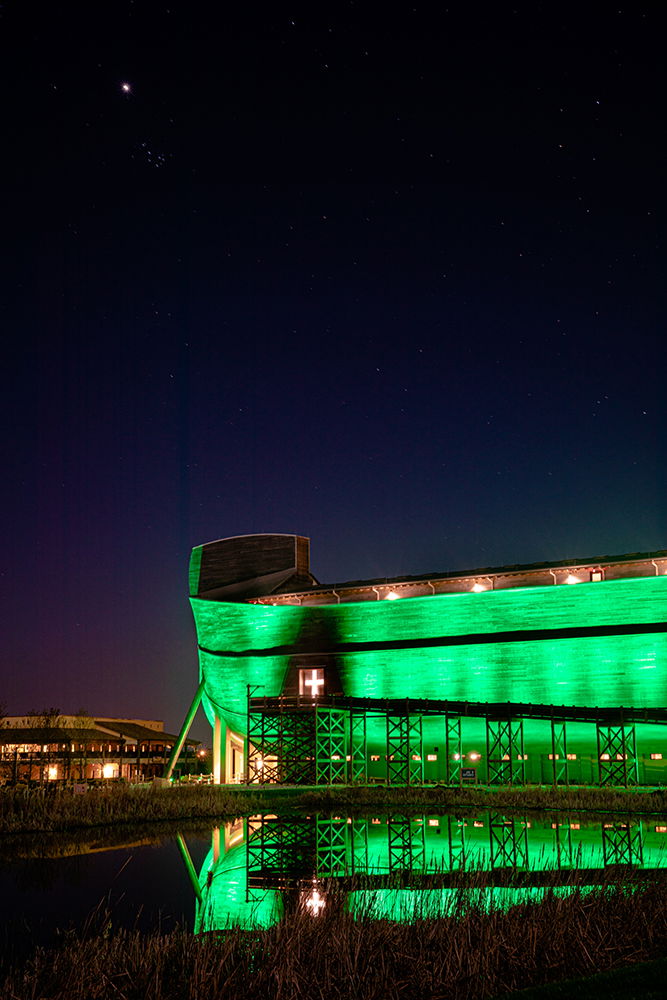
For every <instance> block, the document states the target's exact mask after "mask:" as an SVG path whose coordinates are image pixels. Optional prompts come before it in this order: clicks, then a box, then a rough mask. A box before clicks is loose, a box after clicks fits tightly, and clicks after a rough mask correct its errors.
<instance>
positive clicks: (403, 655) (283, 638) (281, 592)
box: [177, 535, 667, 785]
mask: <svg viewBox="0 0 667 1000" xmlns="http://www.w3.org/2000/svg"><path fill="white" fill-rule="evenodd" d="M190 596H191V603H192V608H193V612H194V618H195V622H196V627H197V638H198V646H199V670H200V684H199V688H198V690H197V694H196V696H195V699H194V701H193V705H192V707H191V710H190V713H189V715H188V720H191V719H192V717H193V716H194V711H195V710H196V707H197V705H198V704H199V703H200V702H201V703H202V704H203V707H204V710H205V712H206V715H207V717H208V719H209V721H210V723H211V726H212V729H213V755H214V764H213V773H214V780H216V781H239V780H250V781H260V782H264V781H279V782H286V783H305V784H316V783H318V784H319V783H331V782H349V781H362V782H363V781H386V782H388V783H389V784H408V783H413V782H414V783H420V782H424V781H425V782H445V783H456V784H459V783H465V782H474V781H481V782H488V783H492V784H493V783H517V784H520V783H523V782H538V783H542V782H547V781H548V782H556V783H565V782H571V783H577V784H590V783H593V784H597V783H600V784H623V785H632V784H636V783H642V784H659V783H664V782H665V780H666V775H667V771H666V769H665V762H666V761H667V740H666V736H667V728H666V724H667V707H666V706H667V625H666V624H665V623H666V621H667V552H665V551H661V552H655V553H644V554H634V555H623V556H614V557H603V558H596V559H577V560H564V561H561V562H553V563H545V564H543V565H530V566H505V567H500V568H491V569H480V570H474V571H466V572H455V573H433V574H429V575H425V576H417V577H410V578H399V579H393V580H386V579H384V580H368V581H353V582H347V583H342V584H334V585H325V584H320V583H318V582H317V581H316V580H315V578H314V577H313V575H312V573H311V572H310V560H309V540H308V539H307V538H304V537H301V536H298V535H250V536H240V537H235V538H226V539H221V540H219V541H215V542H210V543H208V544H206V545H202V546H199V547H197V548H195V549H194V550H193V553H192V557H191V562H190ZM188 720H186V725H185V726H184V730H183V732H184V733H185V732H186V731H187V724H188ZM177 750H178V748H177Z"/></svg>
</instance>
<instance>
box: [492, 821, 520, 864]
mask: <svg viewBox="0 0 667 1000" xmlns="http://www.w3.org/2000/svg"><path fill="white" fill-rule="evenodd" d="M489 840H490V847H491V867H492V868H513V869H515V870H516V871H525V870H526V869H527V868H528V833H527V829H526V823H525V822H520V821H519V820H517V819H514V817H512V818H511V819H507V818H506V817H505V816H502V815H501V814H500V813H489Z"/></svg>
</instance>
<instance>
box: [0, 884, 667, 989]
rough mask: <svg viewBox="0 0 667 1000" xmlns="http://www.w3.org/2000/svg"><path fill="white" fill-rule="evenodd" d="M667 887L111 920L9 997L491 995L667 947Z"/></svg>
mask: <svg viewBox="0 0 667 1000" xmlns="http://www.w3.org/2000/svg"><path fill="white" fill-rule="evenodd" d="M664 896H665V894H664V886H663V885H657V884H643V885H642V886H640V887H636V888H635V889H634V890H630V889H627V888H624V887H623V886H622V885H612V886H608V887H606V888H604V889H600V890H599V891H594V892H588V893H580V892H579V891H578V890H575V891H574V892H573V893H572V894H570V895H569V896H559V895H556V894H554V893H547V895H546V896H545V898H544V899H543V901H542V902H540V903H528V904H524V905H521V906H516V907H513V908H512V909H510V910H508V911H507V912H501V911H497V910H496V911H492V912H486V911H484V910H478V909H471V908H469V907H467V906H466V902H465V896H463V895H462V896H461V898H460V905H459V909H458V911H457V913H456V915H455V916H453V917H451V918H444V919H443V918H433V919H429V918H428V916H427V915H425V916H424V917H423V918H422V919H419V920H417V921H416V922H415V923H413V924H411V925H404V924H398V923H393V922H390V921H386V920H376V921H373V920H371V919H369V918H367V917H363V916H362V918H361V919H357V920H353V919H352V917H351V916H350V914H349V913H347V912H346V911H345V909H344V897H342V896H341V897H340V898H339V899H338V900H337V901H336V900H334V901H333V903H331V902H330V903H329V904H328V905H327V907H326V909H325V910H324V912H323V913H322V914H321V915H320V916H319V917H317V918H313V917H312V916H311V915H310V914H306V913H304V912H303V911H301V910H298V909H295V910H293V911H292V912H290V913H288V914H287V916H286V917H285V918H284V919H283V920H282V922H281V923H279V924H277V925H276V926H274V927H273V928H271V929H270V930H268V931H256V932H255V931H253V932H248V931H241V930H238V929H231V930H226V931H221V932H217V933H215V934H209V935H206V936H204V937H201V938H197V937H195V936H194V935H192V934H191V933H189V932H187V931H185V930H176V931H173V932H171V933H169V934H159V933H155V934H149V935H142V934H140V933H139V932H137V931H122V930H118V931H115V932H114V931H113V930H112V929H111V928H110V927H109V926H108V925H107V924H105V923H103V924H102V926H101V928H98V929H97V931H96V932H94V933H93V932H92V931H90V930H89V931H88V932H86V933H84V934H82V935H81V936H77V935H75V934H73V933H70V934H69V935H68V936H66V937H65V939H64V943H63V945H62V947H60V948H59V949H57V950H51V951H46V950H41V949H40V950H37V951H36V952H35V954H34V955H33V957H32V958H31V959H30V960H29V962H28V963H27V965H26V966H25V967H24V968H14V969H10V971H9V973H8V975H7V976H6V979H5V981H4V983H1V982H0V996H2V997H3V998H6V1000H37V998H43V997H48V998H49V1000H93V998H95V1000H111V998H114V1000H221V998H227V997H229V998H232V997H234V998H236V997H239V996H242V997H244V998H245V1000H273V998H276V1000H278V998H279V1000H300V998H304V1000H305V998H311V997H318V998H320V1000H329V998H331V1000H337V998H341V1000H342V998H351V997H354V998H355V1000H394V998H407V997H410V998H413V997H419V998H420V1000H436V998H438V1000H440V998H447V1000H482V998H486V997H496V996H500V995H502V994H505V993H508V992H514V991H517V990H522V989H525V988H529V987H533V988H538V987H539V988H542V987H544V985H545V984H547V983H554V982H558V981H563V980H573V979H577V978H579V979H581V978H582V977H589V976H592V975H594V974H596V973H598V972H600V971H608V970H614V969H620V968H622V967H623V966H627V965H630V964H632V963H640V962H646V961H650V960H651V959H655V958H656V957H664V956H665V954H667V907H666V905H665V898H664ZM612 981H613V980H612ZM587 982H588V980H587V979H586V982H585V983H583V984H581V985H582V986H583V987H584V989H583V993H584V995H590V996H601V995H602V994H601V993H598V994H593V993H591V994H588V986H587ZM539 995H540V996H541V995H542V994H541V992H540V994H539ZM545 995H547V994H545ZM548 995H551V994H548ZM559 995H560V996H568V995H570V994H567V993H561V994H558V993H556V994H554V996H559ZM579 995H581V993H579ZM617 995H618V994H617ZM534 996H537V994H534ZM605 996H606V997H607V998H608V997H609V996H613V994H612V993H611V992H606V993H605ZM531 1000H533V998H532V997H531Z"/></svg>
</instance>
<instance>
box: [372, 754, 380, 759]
mask: <svg viewBox="0 0 667 1000" xmlns="http://www.w3.org/2000/svg"><path fill="white" fill-rule="evenodd" d="M379 759H380V754H379V753H372V754H371V760H379Z"/></svg>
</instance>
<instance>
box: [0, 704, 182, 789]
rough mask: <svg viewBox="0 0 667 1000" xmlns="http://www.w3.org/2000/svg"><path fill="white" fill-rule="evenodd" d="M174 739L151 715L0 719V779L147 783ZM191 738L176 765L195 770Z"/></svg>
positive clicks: (15, 781) (159, 769)
mask: <svg viewBox="0 0 667 1000" xmlns="http://www.w3.org/2000/svg"><path fill="white" fill-rule="evenodd" d="M175 741H176V737H175V736H174V735H172V734H171V733H166V732H165V731H164V723H163V722H160V721H157V720H153V719H110V718H95V719H93V718H91V717H90V716H88V715H61V714H59V713H58V712H56V711H50V712H49V711H46V712H40V713H36V714H30V715H25V716H8V717H5V718H4V719H2V720H0V780H2V782H4V783H6V784H18V783H24V782H28V783H32V782H40V783H43V782H48V781H56V782H58V781H68V782H84V781H102V780H114V779H115V780H118V779H123V780H124V781H128V782H140V781H149V780H151V779H152V778H154V777H157V776H159V775H161V774H162V772H163V770H164V767H165V762H166V761H167V759H168V757H169V754H170V753H171V750H172V748H173V746H174V743H175ZM198 745H199V744H198V741H197V740H187V742H186V745H185V747H184V756H183V758H182V764H181V767H182V768H184V769H186V770H187V769H196V764H197V749H196V748H197V746H198Z"/></svg>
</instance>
